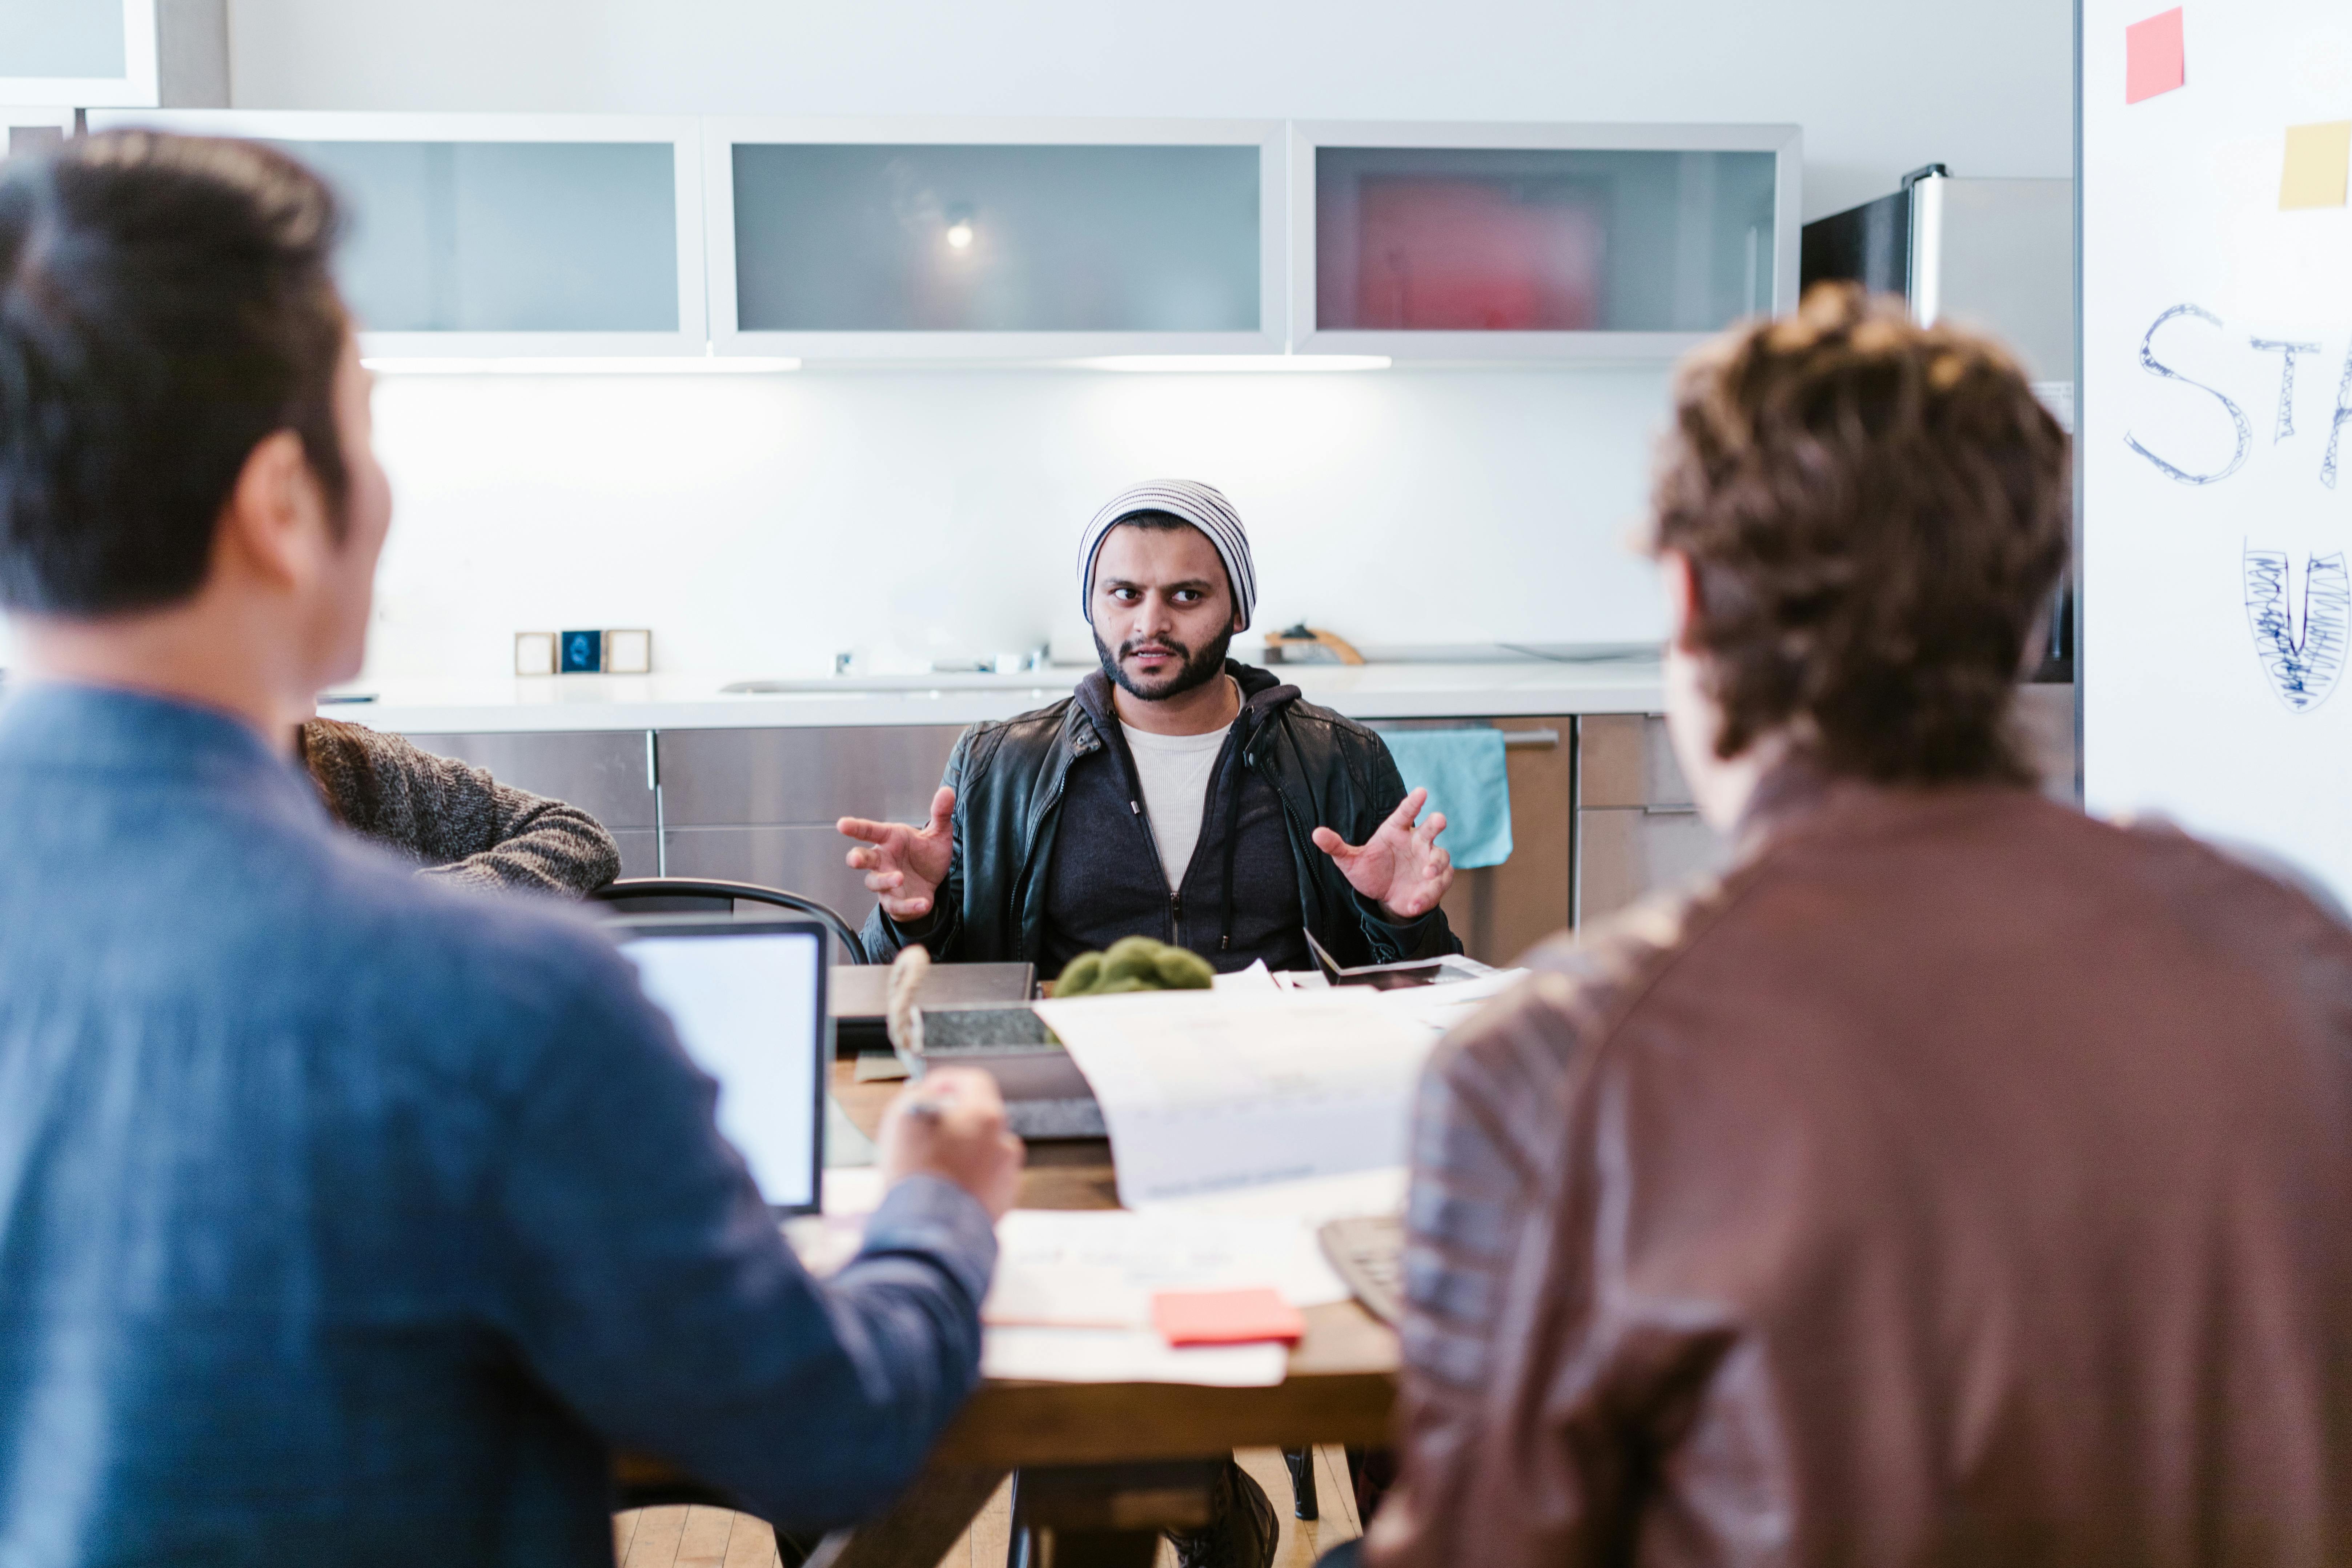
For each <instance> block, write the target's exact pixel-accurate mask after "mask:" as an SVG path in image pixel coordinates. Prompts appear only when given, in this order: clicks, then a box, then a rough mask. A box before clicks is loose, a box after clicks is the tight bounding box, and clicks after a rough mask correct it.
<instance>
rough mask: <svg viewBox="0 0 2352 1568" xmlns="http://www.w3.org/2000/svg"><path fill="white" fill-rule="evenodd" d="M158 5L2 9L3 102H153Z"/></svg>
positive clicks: (41, 4)
mask: <svg viewBox="0 0 2352 1568" xmlns="http://www.w3.org/2000/svg"><path fill="white" fill-rule="evenodd" d="M155 5H156V0H37V3H34V4H18V5H0V103H58V104H71V105H79V106H81V107H83V108H93V107H96V106H98V105H100V104H142V103H153V102H155V101H156V96H157V84H158V73H157V58H156V55H157V51H156V32H155ZM20 123H21V121H20Z"/></svg>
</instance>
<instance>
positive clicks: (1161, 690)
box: [1095, 630, 1234, 702]
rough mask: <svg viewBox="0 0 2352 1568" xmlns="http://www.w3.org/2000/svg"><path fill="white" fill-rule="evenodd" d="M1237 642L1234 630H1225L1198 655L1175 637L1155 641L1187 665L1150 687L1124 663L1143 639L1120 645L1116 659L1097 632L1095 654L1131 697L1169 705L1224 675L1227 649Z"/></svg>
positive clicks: (1108, 673) (1157, 638)
mask: <svg viewBox="0 0 2352 1568" xmlns="http://www.w3.org/2000/svg"><path fill="white" fill-rule="evenodd" d="M1233 640H1234V634H1233V633H1232V632H1231V631H1230V630H1227V631H1223V632H1220V633H1218V634H1217V639H1216V641H1214V642H1213V643H1211V644H1209V646H1208V647H1204V648H1202V649H1201V651H1200V652H1198V653H1194V652H1193V651H1192V649H1190V648H1188V647H1185V646H1184V645H1183V644H1182V643H1180V642H1178V641H1177V640H1176V639H1175V638H1173V637H1155V638H1153V639H1152V644H1151V646H1152V647H1164V648H1166V649H1167V650H1168V651H1169V652H1171V653H1172V654H1174V655H1176V657H1177V658H1181V659H1182V660H1183V661H1184V662H1183V664H1182V665H1181V667H1180V668H1178V669H1177V671H1176V673H1175V674H1173V675H1171V676H1165V677H1162V678H1161V679H1159V680H1156V681H1152V682H1150V683H1148V684H1147V683H1145V682H1142V681H1137V680H1131V679H1128V674H1127V668H1126V666H1125V664H1124V662H1123V661H1124V660H1125V659H1126V658H1127V656H1128V655H1129V654H1131V653H1133V652H1134V651H1135V650H1136V649H1137V648H1138V647H1141V646H1142V641H1141V639H1139V638H1138V639H1136V640H1133V641H1129V642H1124V643H1121V644H1119V647H1118V658H1112V657H1111V651H1110V649H1109V647H1108V646H1106V645H1105V644H1104V642H1103V640H1102V634H1101V633H1100V632H1097V633H1095V652H1096V654H1097V655H1098V656H1099V657H1100V658H1101V659H1102V667H1103V673H1104V674H1105V675H1108V676H1109V677H1110V678H1111V679H1113V680H1115V681H1117V682H1118V684H1119V686H1120V687H1121V688H1123V689H1125V690H1126V691H1127V692H1128V693H1129V695H1130V696H1134V697H1139V698H1141V699H1142V700H1144V701H1146V702H1165V701H1167V700H1169V699H1170V698H1171V697H1181V696H1183V695H1184V693H1186V692H1187V691H1197V690H1198V689H1201V688H1202V687H1203V686H1206V685H1208V684H1209V682H1211V681H1212V680H1214V679H1216V678H1217V677H1218V676H1220V675H1222V674H1223V673H1224V668H1225V649H1226V648H1228V647H1232V646H1233Z"/></svg>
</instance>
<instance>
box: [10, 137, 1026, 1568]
mask: <svg viewBox="0 0 2352 1568" xmlns="http://www.w3.org/2000/svg"><path fill="white" fill-rule="evenodd" d="M335 226H336V217H335V210H334V205H333V202H332V200H331V197H330V196H329V195H328V193H327V192H326V190H325V189H324V188H323V187H322V186H320V184H319V183H318V182H317V181H316V180H315V179H314V178H312V177H311V176H310V174H307V173H305V172H304V171H303V170H301V169H300V168H299V166H297V165H295V164H294V163H290V162H289V161H288V160H286V159H285V158H283V157H280V156H278V155H277V154H275V153H268V152H266V151H264V150H262V149H260V148H257V147H254V146H250V145H244V144H238V143H231V142H203V141H193V140H186V139H180V138H173V137H165V136H155V135H149V134H144V133H135V132H134V133H115V134H110V135H105V136H98V137H90V138H85V139H81V140H78V141H76V142H71V143H69V144H68V148H67V149H66V150H65V151H64V152H62V153H58V154H57V155H56V156H54V157H53V158H50V159H47V160H45V161H39V162H32V161H22V162H19V163H17V164H16V165H14V166H12V168H11V170H10V171H9V173H8V174H7V175H6V176H5V178H0V605H5V607H6V608H7V610H8V612H9V613H10V616H11V618H12V625H13V628H14V630H15V632H16V640H17V643H18V647H19V652H20V655H21V658H22V668H21V669H20V670H19V671H18V672H17V673H18V675H19V676H21V677H24V678H26V679H24V680H22V681H21V682H16V683H13V684H16V685H18V686H20V688H21V689H17V690H16V691H15V693H14V695H13V697H12V700H9V701H8V702H7V704H6V705H5V709H0V1563H5V1564H7V1565H8V1568H57V1565H63V1564H127V1563H173V1564H187V1563H265V1564H274V1563H288V1564H292V1563H302V1564H306V1565H307V1564H318V1563H335V1564H352V1563H401V1564H403V1565H404V1568H408V1565H413V1564H415V1563H421V1562H426V1561H430V1562H431V1563H434V1564H436V1568H443V1565H458V1564H489V1563H500V1564H537V1563H596V1562H609V1561H610V1558H611V1552H612V1545H611V1540H612V1538H611V1533H610V1529H609V1525H608V1523H607V1520H606V1517H605V1513H606V1509H607V1507H608V1503H609V1500H608V1496H607V1479H606V1478H607V1473H608V1466H609V1450H608V1445H613V1444H622V1445H626V1446H628V1447H633V1448H640V1449H645V1450H649V1451H651V1452H654V1453H657V1454H661V1455H664V1456H666V1457H667V1458H670V1459H672V1460H674V1461H676V1462H677V1463H679V1464H680V1465H682V1466H684V1467H685V1468H688V1469H689V1470H690V1471H692V1472H694V1473H695V1474H697V1475H698V1476H700V1477H701V1478H702V1479H706V1480H708V1481H709V1482H712V1483H714V1484H716V1485H719V1486H720V1487H723V1488H726V1489H729V1490H730V1491H731V1492H732V1493H734V1494H736V1495H738V1496H740V1498H741V1499H742V1500H743V1501H744V1503H745V1505H746V1506H747V1507H750V1508H752V1509H755V1510H759V1511H760V1512H761V1513H763V1514H764V1515H766V1516H767V1517H769V1518H771V1519H772V1520H775V1521H778V1522H780V1523H782V1524H784V1525H787V1526H796V1527H801V1528H803V1529H807V1528H815V1527H821V1526H824V1525H828V1524H832V1523H835V1522H839V1521H845V1520H847V1519H850V1518H853V1517H855V1516H856V1515H858V1514H860V1513H863V1512H866V1511H868V1510H873V1509H875V1508H877V1506H878V1505H880V1504H881V1503H882V1502H883V1501H884V1500H886V1499H887V1498H888V1496H889V1495H890V1494H891V1492H892V1491H893V1490H894V1489H897V1488H898V1487H899V1486H900V1485H902V1484H903V1483H904V1482H905V1481H906V1480H907V1479H908V1477H909V1476H911V1475H912V1474H913V1472H914V1470H915V1468H916V1467H917V1466H918V1464H919V1462H920V1460H921V1458H922V1456H923V1454H924V1452H925V1450H926V1449H927V1448H928V1447H929V1444H930V1441H931V1439H932V1438H933V1437H934V1436H936V1434H937V1433H938V1432H939V1430H940V1427H941V1426H942V1425H943V1424H944V1423H945V1422H946V1421H947V1420H948V1418H949V1417H950V1415H952V1414H953V1413H954V1411H955V1409H956V1407H957V1405H958V1404H959V1403H960V1402H961V1399H962V1398H963V1396H964V1394H966V1392H967V1391H968V1390H969V1388H970V1387H971V1384H972V1382H973V1379H974V1377H975V1375H976V1369H977V1362H978V1356H979V1341H980V1326H979V1321H978V1309H979V1303H980V1299H981V1296H982V1292H983V1291H984V1289H985V1288H986V1286H987V1281H988V1276H989V1271H990V1269H991V1268H992V1264H993V1261H994V1243H993V1238H992V1231H991V1219H992V1215H993V1214H994V1213H998V1212H1001V1211H1002V1210H1003V1208H1004V1207H1005V1206H1006V1205H1008V1204H1009V1202H1010V1200H1011V1197H1012V1193H1013V1186H1014V1184H1015V1183H1016V1182H1017V1180H1018V1171H1019V1163H1020V1148H1019V1144H1018V1142H1016V1141H1014V1140H1013V1139H1011V1138H1010V1137H1009V1136H1008V1135H1007V1134H1006V1133H1005V1132H1004V1131H1003V1117H1002V1109H1001V1107H999V1106H998V1105H997V1104H996V1102H995V1100H994V1094H993V1090H992V1089H991V1088H990V1087H989V1085H988V1081H987V1080H986V1079H980V1078H973V1077H962V1078H959V1079H947V1080H944V1081H939V1080H935V1084H936V1087H933V1086H927V1087H926V1089H925V1090H924V1091H923V1092H924V1094H925V1095H926V1096H927V1100H926V1101H925V1102H924V1103H923V1104H922V1105H921V1106H920V1107H919V1110H918V1111H917V1113H915V1114H906V1113H904V1110H905V1108H904V1107H903V1106H902V1107H901V1108H898V1113H895V1114H894V1116H893V1118H892V1121H891V1123H890V1125H889V1126H888V1127H887V1129H886V1132H885V1136H884V1140H883V1146H884V1161H885V1164H886V1166H887V1173H888V1174H890V1175H891V1176H893V1177H894V1178H896V1180H895V1184H894V1185H893V1186H892V1187H891V1189H890V1194H889V1196H888V1197H887V1200H886V1201H885V1202H884V1204H883V1205H882V1207H881V1209H880V1211H879V1212H878V1213H877V1215H875V1217H874V1222H873V1224H872V1226H871V1227H870V1228H869V1230H868V1232H867V1236H866V1247H865V1249H864V1251H863V1252H862V1253H861V1254H860V1255H859V1257H858V1258H857V1260H856V1261H855V1262H854V1263H852V1264H851V1265H850V1266H849V1267H848V1268H846V1269H845V1270H844V1271H843V1272H842V1273H841V1274H840V1275H838V1276H837V1277H836V1278H835V1279H833V1280H831V1281H829V1282H827V1283H825V1284H822V1285H820V1284H818V1283H816V1282H814V1281H813V1280H812V1279H810V1278H809V1277H808V1276H807V1274H806V1273H804V1272H803V1270H802V1268H800V1266H799V1264H798V1263H797V1262H796V1261H795V1260H794V1259H793V1257H792V1255H791V1254H790V1253H789V1252H788V1251H787V1250H786V1249H785V1247H784V1246H783V1243H782V1239H781V1237H780V1236H779V1234H778V1231H777V1227H776V1226H775V1224H774V1222H773V1220H772V1218H771V1216H770V1215H769V1214H768V1213H767V1211H766V1210H765V1208H764V1207H763V1206H762V1205H761V1202H760V1199H759V1196H758V1194H757V1193H756V1191H755V1190H754V1188H753V1187H752V1184H751V1181H750V1179H749V1177H748V1175H747V1174H746V1173H745V1170H744V1167H743V1164H742V1163H741V1161H740V1159H739V1158H738V1157H737V1156H736V1154H735V1153H734V1152H733V1151H732V1150H731V1149H730V1148H729V1147H728V1146H727V1144H726V1143H725V1142H723V1141H722V1140H721V1139H720V1138H719V1134H718V1132H717V1131H716V1130H715V1128H714V1126H713V1123H712V1119H711V1111H712V1100H713V1091H712V1087H711V1085H710V1083H709V1080H708V1079H705V1078H704V1077H703V1076H702V1075H701V1074H699V1073H698V1072H697V1071H696V1070H695V1068H693V1067H692V1066H691V1065H690V1064H689V1063H688V1061H687V1059H686V1058H685V1057H684V1056H683V1055H682V1054H681V1053H680V1051H679V1049H678V1047H677V1042H676V1040H675V1039H674V1038H673V1037H672V1035H671V1032H670V1030H669V1027H668V1026H667V1023H666V1022H665V1021H664V1020H663V1018H662V1017H661V1016H659V1015H658V1014H657V1013H656V1011H655V1010H654V1009H653V1008H652V1007H651V1006H650V1005H648V1004H647V1003H646V1000H645V998H644V997H643V995H642V994H640V993H639V991H638V989H637V986H636V984H635V982H634V980H633V978H632V976H631V973H630V971H629V969H628V967H627V966H626V964H625V963H624V961H622V960H621V959H620V958H619V957H618V955H617V954H615V953H614V951H613V950H612V948H611V947H610V945H609V944H607V943H606V942H604V939H603V938H601V937H600V936H599V935H598V934H597V933H596V932H595V931H594V930H593V928H591V927H589V926H587V925H585V924H583V923H579V922H577V921H576V920H574V919H573V918H572V917H569V916H566V915H564V914H563V913H562V912H561V911H556V910H548V909H543V908H541V907H538V906H536V905H530V904H525V903H522V902H512V903H509V902H502V901H498V900H494V899H493V898H491V897H490V896H488V895H480V894H469V893H465V892H460V891H453V890H449V889H440V888H436V887H433V886H429V885H425V884H423V883H420V882H418V881H417V880H415V879H413V878H411V877H410V876H409V875H408V874H407V868H405V867H404V866H403V865H401V864H400V863H398V862H396V861H394V860H393V859H391V858H387V857H385V856H383V854H382V853H381V852H379V851H376V850H374V849H372V848H369V847H365V846H363V845H362V844H361V843H360V842H359V841H358V840H356V839H354V838H352V837H347V836H345V835H343V834H341V832H340V831H339V830H337V829H336V828H335V827H334V826H332V825H331V823H330V822H329V820H328V818H327V816H326V814H325V813H324V811H323V810H322V809H321V807H320V802H319V797H318V795H317V793H316V791H315V790H314V789H312V788H311V786H310V783H309V781H308V780H307V779H305V778H304V777H303V776H302V774H301V773H299V771H298V770H297V768H296V767H295V765H294V763H293V761H292V757H291V751H290V746H291V740H292V734H293V728H294V725H295V724H296V723H297V722H298V721H299V720H300V719H301V718H303V717H304V716H305V715H306V713H307V711H308V709H309V700H310V694H311V693H312V692H314V691H316V690H317V689H319V688H320V687H321V686H322V685H325V684H328V683H330V682H331V681H334V680H338V679H348V678H349V677H350V676H352V674H354V673H355V672H356V671H357V669H358V668H359V663H360V653H361V648H362V641H363V635H364V627H365V623H366V616H367V611H368V605H369V596H370V594H369V584H370V580H371V578H372V576H373V570H374V563H375V559H376V555H377V552H378V551H379V550H380V548H381V546H382V543H383V535H384V530H385V527H386V525H387V522H388V521H389V517H390V511H391V503H390V493H389V489H388V487H387V485H386V483H385V480H384V478H383V472H382V470H381V469H380V468H378V467H377V465H376V462H375V459H374V458H373V454H372V452H371V451H370V449H369V437H368V426H367V389H366V378H365V374H364V372H362V370H361V368H360V366H359V363H358V360H357V357H356V352H355V350H354V348H353V346H352V337H351V333H350V330H349V326H348V323H347V322H346V320H345V318H344V314H343V310H342V308H341V304H340V303H339V301H338V300H337V298H336V295H335V292H334V289H333V287H332V285H331V282H330V280H329V274H328V270H327V268H328V261H329V258H330V253H331V247H332V243H333V239H334V233H335Z"/></svg>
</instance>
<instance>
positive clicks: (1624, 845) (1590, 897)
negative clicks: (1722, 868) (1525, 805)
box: [1576, 806, 1727, 927]
mask: <svg viewBox="0 0 2352 1568" xmlns="http://www.w3.org/2000/svg"><path fill="white" fill-rule="evenodd" d="M1726 851H1727V845H1726V843H1725V841H1724V839H1723V837H1722V836H1721V835H1720V834H1718V833H1717V832H1716V831H1715V830H1714V829H1713V828H1711V827H1709V826H1707V825H1706V823H1705V822H1704V821H1702V820H1701V819H1700V817H1699V815H1698V813H1697V812H1696V811H1643V810H1642V809H1641V808H1639V807H1637V806H1616V807H1604V808H1602V809H1600V810H1594V811H1580V812H1578V813H1577V814H1576V923H1577V925H1578V926H1579V927H1583V926H1585V925H1587V924H1589V923H1591V921H1597V920H1601V919H1604V918H1606V917H1607V916H1609V915H1612V914H1614V913H1615V912H1616V911H1617V910H1622V909H1623V908H1624V907H1625V906H1626V905H1628V904H1632V903H1635V902H1637V901H1639V900H1642V899H1643V898H1645V897H1647V896H1648V895H1649V894H1651V893H1653V892H1655V891H1657V890H1659V889H1663V888H1671V887H1674V886H1675V885H1677V884H1679V883H1682V882H1685V881H1688V880H1690V879H1693V878H1695V877H1698V876H1701V875H1704V874H1705V873H1706V872H1708V871H1712V870H1714V869H1715V868H1717V866H1719V865H1721V864H1722V863H1723V859H1724V856H1725V854H1726Z"/></svg>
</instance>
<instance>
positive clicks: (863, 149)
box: [703, 120, 1286, 360]
mask: <svg viewBox="0 0 2352 1568" xmlns="http://www.w3.org/2000/svg"><path fill="white" fill-rule="evenodd" d="M704 146H705V164H704V174H703V180H704V186H705V189H706V191H707V192H708V195H709V203H710V278H711V312H710V317H711V329H712V332H711V335H712V338H713V340H714V341H715V342H716V344H717V346H718V349H719V353H722V354H724V353H751V354H782V355H791V356H797V357H803V358H810V359H863V360H874V359H902V360H903V359H917V360H940V359H977V358H988V359H1032V360H1034V359H1058V358H1086V357H1090V356H1097V355H1106V354H1126V353H1276V352H1279V351H1280V350H1281V348H1282V347H1283V344H1284V340H1285V336H1286V323H1285V321H1284V311H1283V308H1284V299H1285V289H1286V268H1285V257H1284V254H1283V252H1284V244H1283V232H1284V229H1283V222H1282V214H1283V207H1282V191H1283V152H1284V148H1283V134H1282V128H1281V126H1280V125H1278V124H1276V123H1273V122H1220V121H1190V122H1181V121H1071V120H1053V121H907V120H877V121H837V120H824V121H814V120H811V121H786V120H713V121H706V122H705V141H704Z"/></svg>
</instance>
